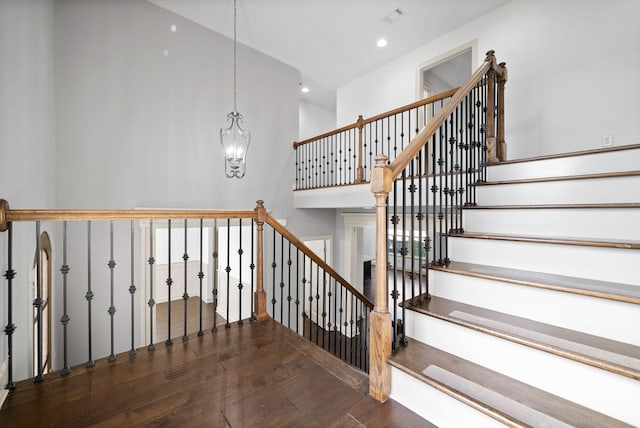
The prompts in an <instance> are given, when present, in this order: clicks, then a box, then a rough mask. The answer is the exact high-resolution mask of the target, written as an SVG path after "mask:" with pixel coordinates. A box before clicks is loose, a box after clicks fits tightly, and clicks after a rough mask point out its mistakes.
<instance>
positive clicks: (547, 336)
mask: <svg viewBox="0 0 640 428" xmlns="http://www.w3.org/2000/svg"><path fill="white" fill-rule="evenodd" d="M403 304H404V305H406V308H407V309H409V310H413V311H416V312H420V313H422V314H425V315H429V316H433V317H436V318H439V319H442V320H445V321H449V322H453V323H455V324H458V325H462V326H465V327H468V328H472V329H474V330H477V331H481V332H483V333H488V334H491V335H493V336H496V337H500V338H502V339H506V340H510V341H512V342H516V343H520V344H522V345H526V346H530V347H532V348H535V349H539V350H542V351H545V352H550V353H552V354H556V355H560V356H563V357H566V358H570V359H572V360H575V361H579V362H582V363H585V364H589V365H591V366H594V367H599V368H601V369H604V370H608V371H611V372H614V373H618V374H621V375H624V376H628V377H631V378H634V379H640V346H635V345H631V344H628V343H623V342H618V341H615V340H611V339H607V338H604V337H599V336H593V335H590V334H587V333H582V332H579V331H575V330H569V329H566V328H562V327H558V326H554V325H550V324H545V323H541V322H537V321H532V320H530V319H526V318H521V317H517V316H513V315H507V314H504V313H501V312H496V311H493V310H490V309H485V308H480V307H477V306H472V305H468V304H466V303H460V302H456V301H454V300H449V299H445V298H442V297H437V296H431V298H429V299H424V298H418V299H415V301H413V302H412V301H409V300H408V301H406V302H404V303H403Z"/></svg>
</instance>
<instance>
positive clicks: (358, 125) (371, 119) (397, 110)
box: [293, 88, 459, 149]
mask: <svg viewBox="0 0 640 428" xmlns="http://www.w3.org/2000/svg"><path fill="white" fill-rule="evenodd" d="M458 89H459V88H453V89H449V90H448V91H444V92H441V93H439V94H436V95H433V96H431V97H428V98H423V99H421V100H418V101H414V102H413V103H411V104H406V105H404V106H402V107H398V108H395V109H393V110H389V111H386V112H384V113H380V114H377V115H375V116H372V117H369V118H366V119H365V118H363V117H362V116H360V117H359V118H358V121H357V122H354V123H351V124H349V125H345V126H343V127H342V128H338V129H334V130H333V131H329V132H325V133H324V134H320V135H316V136H315V137H311V138H308V139H306V140H302V141H297V142H294V143H293V148H294V149H297V148H298V147H300V146H303V145H305V144H309V143H312V142H314V141H317V140H320V139H322V138H326V137H330V136H332V135H337V134H339V133H341V132H344V131H349V130H351V129H358V128H362V127H363V126H365V125H367V124H369V123H373V122H375V121H376V120H380V119H384V118H386V117H390V116H393V115H396V114H399V113H403V112H405V111H409V110H411V109H414V108H418V107H422V106H425V105H427V104H431V103H435V102H438V101H441V100H444V99H447V98H449V97H451V96H452V95H453V94H455V93H456V91H457V90H458Z"/></svg>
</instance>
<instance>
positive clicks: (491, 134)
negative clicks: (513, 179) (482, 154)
mask: <svg viewBox="0 0 640 428" xmlns="http://www.w3.org/2000/svg"><path fill="white" fill-rule="evenodd" d="M485 61H491V62H494V61H495V58H494V52H493V51H489V52H487V59H486V60H485ZM495 85H496V72H495V70H494V69H493V67H491V68H490V69H489V71H488V72H487V106H486V107H487V120H486V129H485V132H486V134H485V135H486V137H487V161H488V162H489V163H494V162H498V157H497V156H496V131H495V108H496V100H495Z"/></svg>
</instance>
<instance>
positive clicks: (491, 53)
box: [487, 49, 496, 59]
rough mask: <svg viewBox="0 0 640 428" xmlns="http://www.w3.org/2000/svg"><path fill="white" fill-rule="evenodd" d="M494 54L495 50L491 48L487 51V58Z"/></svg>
mask: <svg viewBox="0 0 640 428" xmlns="http://www.w3.org/2000/svg"><path fill="white" fill-rule="evenodd" d="M495 54H496V51H494V50H493V49H491V50H490V51H487V59H489V58H491V57H494V56H495Z"/></svg>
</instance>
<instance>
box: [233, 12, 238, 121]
mask: <svg viewBox="0 0 640 428" xmlns="http://www.w3.org/2000/svg"><path fill="white" fill-rule="evenodd" d="M237 22H238V18H237V12H236V0H233V111H234V112H237V111H238V107H237V105H236V70H237V51H236V50H237V48H236V44H237V42H236V26H237Z"/></svg>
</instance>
